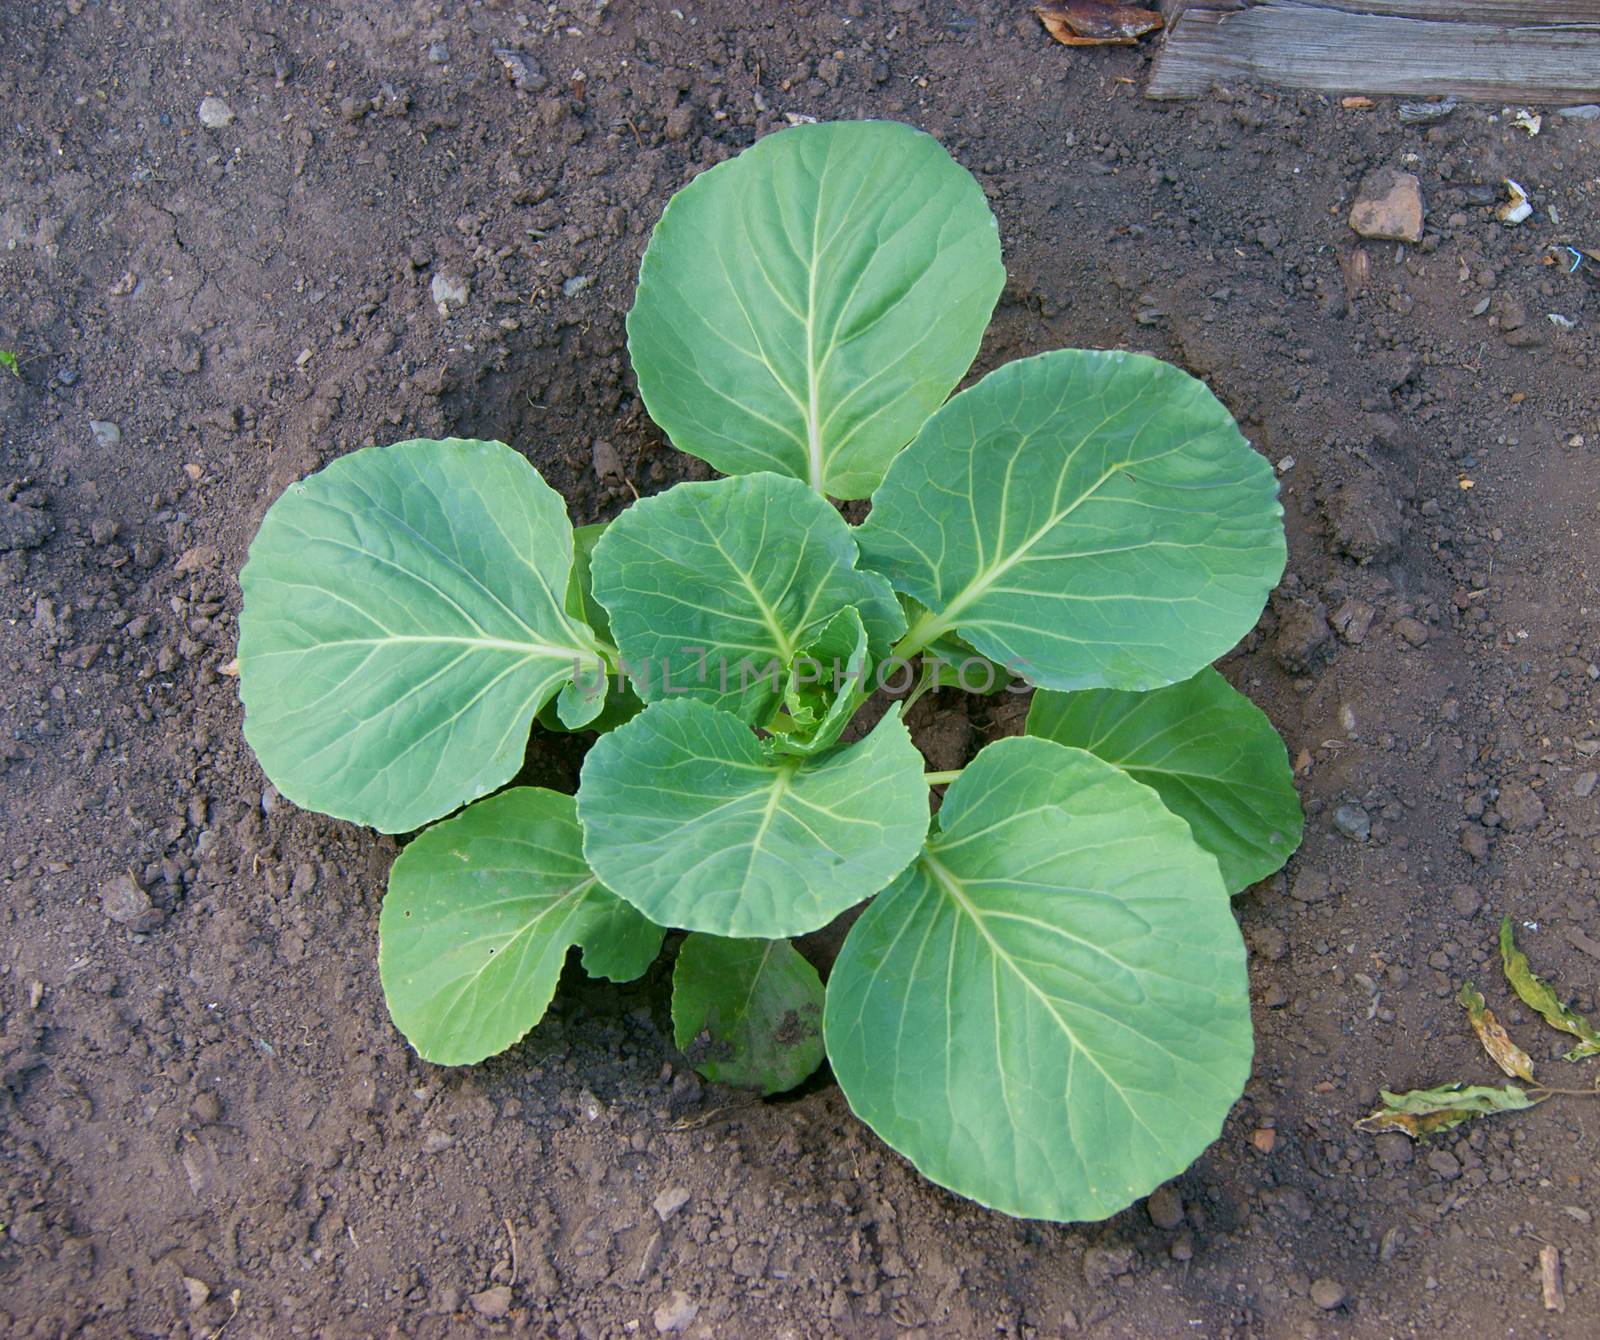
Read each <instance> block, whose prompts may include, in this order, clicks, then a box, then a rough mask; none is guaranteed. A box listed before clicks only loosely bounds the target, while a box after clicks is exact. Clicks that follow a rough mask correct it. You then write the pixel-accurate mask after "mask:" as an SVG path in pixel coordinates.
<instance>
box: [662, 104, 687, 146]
mask: <svg viewBox="0 0 1600 1340" xmlns="http://www.w3.org/2000/svg"><path fill="white" fill-rule="evenodd" d="M693 129H694V108H693V107H691V106H689V105H688V104H687V103H679V104H678V106H676V107H674V108H673V109H672V110H671V111H670V112H668V113H667V122H666V125H665V126H664V127H663V128H662V134H664V135H665V136H666V137H667V139H669V140H681V139H683V138H684V137H685V136H687V135H688V133H689V132H690V131H691V130H693Z"/></svg>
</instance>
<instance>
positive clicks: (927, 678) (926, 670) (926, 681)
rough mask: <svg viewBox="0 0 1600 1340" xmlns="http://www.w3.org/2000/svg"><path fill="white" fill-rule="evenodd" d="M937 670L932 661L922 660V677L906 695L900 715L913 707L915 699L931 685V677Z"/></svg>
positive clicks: (915, 702) (915, 703)
mask: <svg viewBox="0 0 1600 1340" xmlns="http://www.w3.org/2000/svg"><path fill="white" fill-rule="evenodd" d="M937 670H938V667H937V666H936V665H935V664H934V663H933V662H932V661H924V662H923V663H922V677H921V678H920V679H918V680H917V686H916V687H915V688H914V689H912V690H911V692H910V693H909V694H907V695H906V700H905V707H904V709H903V710H902V712H901V715H902V716H903V715H904V714H905V713H906V712H909V711H910V710H911V709H912V708H913V707H915V706H916V705H917V699H918V698H920V697H922V695H923V694H925V693H926V692H927V691H928V690H929V689H931V688H932V687H933V677H934V675H935V674H936V673H937Z"/></svg>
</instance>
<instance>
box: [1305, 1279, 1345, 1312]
mask: <svg viewBox="0 0 1600 1340" xmlns="http://www.w3.org/2000/svg"><path fill="white" fill-rule="evenodd" d="M1345 1296H1346V1295H1345V1291H1344V1285H1342V1284H1340V1283H1339V1281H1338V1280H1330V1279H1320V1280H1318V1281H1316V1283H1314V1284H1313V1285H1312V1286H1311V1301H1312V1302H1313V1303H1315V1304H1316V1305H1317V1306H1318V1307H1320V1308H1321V1309H1322V1310H1323V1311H1324V1312H1332V1311H1333V1310H1334V1308H1336V1307H1342V1306H1344V1300H1345Z"/></svg>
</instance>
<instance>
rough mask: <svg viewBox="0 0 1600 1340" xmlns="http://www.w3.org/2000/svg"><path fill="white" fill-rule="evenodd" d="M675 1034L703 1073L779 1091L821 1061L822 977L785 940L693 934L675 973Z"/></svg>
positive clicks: (722, 1080) (748, 1086)
mask: <svg viewBox="0 0 1600 1340" xmlns="http://www.w3.org/2000/svg"><path fill="white" fill-rule="evenodd" d="M672 1036H673V1041H675V1042H676V1043H677V1044H678V1050H679V1051H681V1052H683V1053H684V1055H685V1056H687V1057H688V1058H689V1060H690V1062H691V1063H692V1064H693V1065H694V1068H695V1069H696V1070H698V1071H699V1072H700V1073H701V1074H702V1075H704V1076H705V1077H706V1078H707V1079H709V1080H713V1081H715V1082H716V1083H718V1084H731V1085H734V1086H736V1087H738V1088H743V1089H757V1090H759V1091H760V1092H761V1093H763V1094H770V1093H782V1092H783V1091H784V1090H785V1089H792V1088H794V1086H795V1085H796V1084H798V1083H800V1081H801V1080H803V1079H805V1077H806V1076H807V1075H809V1074H810V1073H811V1072H812V1071H813V1070H815V1069H816V1068H817V1067H818V1066H819V1065H821V1064H822V979H821V978H819V977H818V976H817V970H816V969H815V968H813V967H812V966H811V965H810V964H809V963H808V962H806V960H805V959H804V958H803V957H801V955H800V953H799V951H798V950H796V949H795V947H794V946H793V945H792V944H790V943H789V942H788V941H787V940H726V939H723V938H722V937H721V936H716V935H691V936H689V937H688V938H687V939H686V940H684V942H683V947H682V948H681V949H680V950H679V951H678V963H677V966H676V967H675V968H674V969H673V973H672Z"/></svg>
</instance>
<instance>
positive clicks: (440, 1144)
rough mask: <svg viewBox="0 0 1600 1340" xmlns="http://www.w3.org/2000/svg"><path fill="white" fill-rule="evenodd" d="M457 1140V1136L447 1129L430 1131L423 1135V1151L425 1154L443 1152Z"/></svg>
mask: <svg viewBox="0 0 1600 1340" xmlns="http://www.w3.org/2000/svg"><path fill="white" fill-rule="evenodd" d="M455 1142H456V1138H455V1136H453V1135H451V1134H449V1133H448V1132H446V1131H429V1132H428V1133H427V1134H426V1135H425V1136H423V1137H422V1152H423V1153H424V1154H442V1153H444V1151H445V1150H447V1149H449V1148H450V1147H451V1146H452V1145H454V1144H455Z"/></svg>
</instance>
